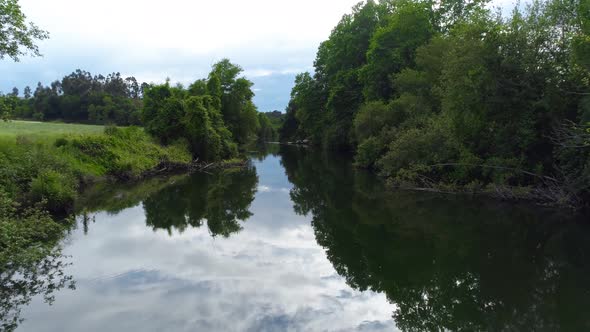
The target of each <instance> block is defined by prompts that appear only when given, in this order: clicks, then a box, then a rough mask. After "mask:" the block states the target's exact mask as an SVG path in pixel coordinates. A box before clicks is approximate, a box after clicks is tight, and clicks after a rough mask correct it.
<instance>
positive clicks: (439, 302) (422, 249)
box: [282, 148, 590, 331]
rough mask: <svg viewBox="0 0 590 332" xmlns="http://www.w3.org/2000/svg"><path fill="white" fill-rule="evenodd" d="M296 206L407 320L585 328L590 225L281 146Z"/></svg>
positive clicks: (349, 274) (468, 327) (481, 326)
mask: <svg viewBox="0 0 590 332" xmlns="http://www.w3.org/2000/svg"><path fill="white" fill-rule="evenodd" d="M282 156H283V165H284V167H285V169H286V170H287V174H288V176H289V181H291V182H292V183H293V184H294V186H295V187H294V189H293V191H292V192H291V198H292V199H293V202H294V203H295V210H296V211H297V212H298V213H301V214H310V215H312V216H313V221H312V225H313V228H314V232H315V236H316V239H317V241H318V243H319V244H320V245H321V246H323V247H325V248H326V250H327V255H328V258H329V260H330V261H331V262H332V264H333V265H334V268H335V269H336V270H337V271H338V273H339V274H340V275H342V276H344V277H345V278H346V281H347V283H348V284H349V285H350V286H351V287H353V288H355V289H359V290H367V289H371V290H373V291H377V292H383V293H385V294H386V295H387V298H388V300H389V301H390V302H391V303H394V304H395V305H396V307H397V309H396V310H395V311H394V319H395V321H396V325H397V327H398V328H399V329H401V330H402V331H438V330H451V331H588V330H590V316H588V309H587V308H589V307H590V260H589V258H590V229H589V228H588V225H584V224H580V223H576V222H573V221H569V222H565V221H566V220H565V219H566V218H568V217H566V216H563V215H559V214H555V213H554V214H552V213H551V212H550V211H539V209H538V208H534V209H533V208H526V207H516V206H511V205H507V204H503V205H502V204H499V203H497V202H490V201H478V200H475V199H468V198H465V197H457V198H449V197H437V196H432V195H424V194H419V195H415V194H410V193H398V194H391V193H387V192H386V191H384V190H382V188H381V185H380V184H379V183H378V182H376V181H375V179H373V178H372V177H371V176H368V175H367V174H365V173H362V172H354V171H352V169H351V168H350V167H347V166H343V164H346V160H338V158H337V157H332V158H326V157H325V156H322V155H320V154H317V153H309V152H307V151H301V150H294V149H291V148H289V149H284V150H283V152H282Z"/></svg>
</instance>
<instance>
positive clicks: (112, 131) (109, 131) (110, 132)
mask: <svg viewBox="0 0 590 332" xmlns="http://www.w3.org/2000/svg"><path fill="white" fill-rule="evenodd" d="M119 132H120V130H119V128H117V126H115V125H112V124H110V125H107V126H105V127H104V134H105V135H107V136H115V135H117V134H118V133H119Z"/></svg>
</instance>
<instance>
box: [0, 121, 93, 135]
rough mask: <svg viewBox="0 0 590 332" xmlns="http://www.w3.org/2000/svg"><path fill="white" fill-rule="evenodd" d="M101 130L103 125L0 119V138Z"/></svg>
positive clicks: (83, 132) (90, 132)
mask: <svg viewBox="0 0 590 332" xmlns="http://www.w3.org/2000/svg"><path fill="white" fill-rule="evenodd" d="M103 132H104V126H94V125H82V124H69V123H54V122H33V121H9V122H4V121H0V139H11V138H16V137H17V136H26V137H27V138H30V139H33V140H37V139H49V140H53V139H55V138H57V137H60V136H63V135H67V134H102V133H103Z"/></svg>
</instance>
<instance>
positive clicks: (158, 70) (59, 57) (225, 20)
mask: <svg viewBox="0 0 590 332" xmlns="http://www.w3.org/2000/svg"><path fill="white" fill-rule="evenodd" d="M358 1H359V0H298V1H285V0H250V1H244V0H224V1H209V0H168V1H160V0H102V1H91V0H52V1H47V0H20V4H21V6H22V8H23V11H24V12H25V13H26V14H27V16H28V18H29V19H30V20H32V21H33V22H35V23H36V24H37V25H39V26H40V27H42V28H43V29H46V30H48V31H49V32H50V33H51V38H50V39H49V40H47V41H43V42H42V43H40V49H41V52H42V53H43V54H44V57H42V58H23V59H22V62H20V63H13V62H11V61H10V60H5V61H2V62H0V72H1V73H2V80H1V81H0V91H9V90H10V89H11V88H12V87H13V86H17V87H19V88H21V90H22V88H23V87H24V86H25V85H31V86H34V85H36V83H37V82H38V81H41V82H43V83H45V84H48V83H49V82H51V81H53V80H55V79H59V78H60V77H62V76H64V75H67V74H69V73H70V72H72V71H74V70H75V69H77V68H81V69H85V70H89V71H91V72H92V73H104V74H106V73H109V72H117V71H118V72H125V73H127V74H129V75H133V76H136V77H137V78H138V79H139V80H140V81H146V82H162V81H163V80H164V79H165V78H166V77H170V78H171V80H172V82H181V83H184V84H187V83H189V82H192V81H194V80H195V79H197V78H201V77H204V76H205V75H206V73H207V72H208V71H209V69H210V67H211V65H212V64H213V63H214V62H216V61H218V60H220V59H221V58H224V57H229V58H230V59H231V60H232V61H234V62H236V63H238V64H240V65H242V67H244V69H245V70H246V75H247V76H248V77H250V78H251V79H253V80H254V81H255V83H256V84H259V83H262V84H264V83H265V82H266V83H267V84H266V86H268V85H272V86H273V88H274V89H273V91H270V89H268V88H266V87H265V88H264V90H265V92H264V94H263V95H261V96H258V97H257V99H255V102H256V103H257V104H258V106H259V108H260V109H261V110H263V111H267V110H272V109H284V107H285V106H286V104H287V101H288V99H289V90H290V88H291V86H292V84H293V77H294V75H295V74H296V73H299V72H303V71H309V70H311V69H312V63H313V60H314V58H315V54H316V50H317V47H318V45H319V43H320V42H321V41H323V40H325V39H326V38H327V37H328V36H329V34H330V31H331V30H332V28H333V27H334V26H335V25H336V24H337V23H338V21H339V20H340V18H341V17H342V15H343V14H346V13H349V12H350V10H351V7H352V6H353V5H354V4H356V3H357V2H358ZM511 1H512V0H496V1H494V4H497V5H501V6H510V2H511ZM281 75H282V76H286V77H283V78H282V79H281V81H280V86H278V84H279V83H278V82H277V80H274V79H272V80H271V78H273V77H276V76H281ZM256 79H258V80H256ZM265 80H266V81H265ZM271 81H272V83H271Z"/></svg>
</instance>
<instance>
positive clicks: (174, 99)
mask: <svg viewBox="0 0 590 332" xmlns="http://www.w3.org/2000/svg"><path fill="white" fill-rule="evenodd" d="M241 72H242V69H241V68H240V67H239V66H236V65H234V64H232V63H231V62H229V60H227V59H224V60H222V61H220V62H219V63H217V64H215V65H213V69H212V71H211V73H210V74H209V78H208V79H207V80H198V81H196V82H195V83H193V84H192V85H191V86H190V87H189V89H188V90H184V88H182V87H171V86H170V84H169V83H168V82H166V83H165V84H162V85H152V86H149V87H147V88H146V89H145V91H144V105H143V113H142V117H143V122H144V124H145V128H146V131H147V132H148V133H149V134H151V135H153V136H154V137H156V138H158V139H159V140H160V141H161V142H162V143H164V144H169V143H171V142H174V141H176V140H178V139H186V140H187V141H188V143H189V146H190V149H191V152H192V153H193V157H194V158H199V159H201V160H208V161H215V160H220V159H225V158H232V157H234V156H235V155H236V153H237V145H238V144H240V145H241V144H245V143H248V142H250V141H251V140H253V139H255V138H256V137H257V136H258V137H259V138H260V139H267V138H269V137H270V138H272V137H274V132H273V130H272V127H271V125H270V122H269V121H268V119H267V118H264V117H263V116H261V115H260V114H258V112H257V110H256V107H255V106H254V103H253V102H252V97H253V96H254V93H253V92H252V90H251V87H252V83H251V82H250V81H248V80H247V79H245V78H243V77H238V75H239V74H240V73H241ZM261 121H262V122H263V124H262V125H261Z"/></svg>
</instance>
